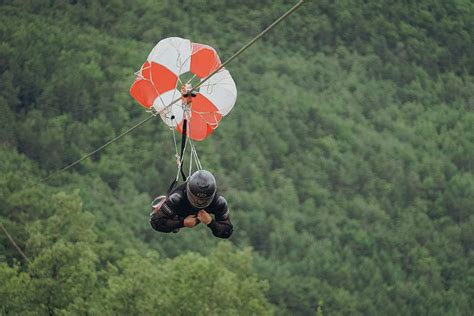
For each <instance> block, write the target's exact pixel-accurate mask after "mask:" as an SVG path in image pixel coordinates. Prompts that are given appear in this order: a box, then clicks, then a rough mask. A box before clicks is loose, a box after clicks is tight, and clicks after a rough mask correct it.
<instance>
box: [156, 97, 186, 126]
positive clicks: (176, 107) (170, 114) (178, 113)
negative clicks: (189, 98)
mask: <svg viewBox="0 0 474 316" xmlns="http://www.w3.org/2000/svg"><path fill="white" fill-rule="evenodd" d="M179 97H181V93H180V92H179V91H178V90H170V91H167V92H165V93H163V94H161V95H159V96H158V97H157V98H156V99H155V101H154V102H153V108H154V109H155V110H156V111H158V112H160V111H163V109H164V108H166V107H167V106H168V105H170V104H171V102H173V101H174V100H176V99H177V98H179ZM181 103H182V102H181V100H179V101H178V102H176V103H175V104H173V105H172V106H170V107H168V108H167V109H166V110H164V111H163V112H161V113H160V116H161V119H162V120H163V122H165V123H166V125H168V126H169V127H176V126H177V125H178V124H179V123H181V121H182V120H183V117H184V116H183V108H182V107H181Z"/></svg>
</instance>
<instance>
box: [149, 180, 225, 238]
mask: <svg viewBox="0 0 474 316" xmlns="http://www.w3.org/2000/svg"><path fill="white" fill-rule="evenodd" d="M200 210H201V209H199V208H196V207H194V206H192V205H191V203H189V201H188V198H187V197H186V183H183V184H181V185H179V186H178V187H176V189H174V190H173V191H172V192H171V193H170V194H169V195H168V197H167V198H166V201H165V202H164V203H163V205H162V206H161V208H160V210H158V211H157V212H154V213H153V214H152V215H151V218H150V224H151V226H152V227H153V229H155V230H157V231H160V232H164V233H170V232H173V231H176V230H178V229H180V228H182V227H184V219H185V218H186V217H187V216H189V215H195V214H197V213H198V212H199V211H200ZM204 210H205V211H206V212H208V213H209V214H213V215H214V219H213V220H212V222H211V223H210V224H209V225H207V226H208V227H209V228H210V229H211V231H212V234H213V235H214V236H216V237H219V238H229V237H230V235H231V234H232V231H233V226H232V223H231V222H230V217H229V207H228V206H227V201H226V200H225V198H224V197H223V196H222V195H220V194H219V192H217V193H216V195H215V197H214V199H213V200H212V202H211V204H209V206H208V207H206V208H204Z"/></svg>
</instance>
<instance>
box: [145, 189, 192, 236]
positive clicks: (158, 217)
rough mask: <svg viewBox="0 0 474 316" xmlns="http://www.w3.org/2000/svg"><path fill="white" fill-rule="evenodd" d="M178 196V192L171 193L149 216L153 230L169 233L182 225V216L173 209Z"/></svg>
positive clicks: (177, 201) (178, 198)
mask: <svg viewBox="0 0 474 316" xmlns="http://www.w3.org/2000/svg"><path fill="white" fill-rule="evenodd" d="M180 198H181V196H180V194H179V193H173V194H171V195H170V196H169V197H168V198H167V199H166V201H165V202H164V203H163V204H162V205H161V207H160V209H159V210H158V211H156V212H155V213H153V215H152V216H151V218H150V224H151V227H153V229H154V230H157V231H159V232H163V233H171V232H173V231H175V230H177V229H180V228H182V227H184V218H180V217H179V216H178V215H176V214H175V212H174V211H173V209H175V208H176V206H177V204H178V203H179V200H180Z"/></svg>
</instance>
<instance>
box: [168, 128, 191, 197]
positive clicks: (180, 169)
mask: <svg viewBox="0 0 474 316" xmlns="http://www.w3.org/2000/svg"><path fill="white" fill-rule="evenodd" d="M187 131H188V120H187V119H184V121H183V135H182V137H181V153H180V154H179V166H178V169H179V173H181V177H182V178H183V181H186V179H187V177H186V175H185V174H184V171H183V162H184V156H183V155H184V149H185V148H186V141H187ZM178 178H179V177H176V178H175V179H174V180H173V182H171V185H170V186H169V188H168V191H167V192H166V196H168V195H169V194H170V193H171V191H172V190H173V189H174V187H175V186H176V183H177V182H178Z"/></svg>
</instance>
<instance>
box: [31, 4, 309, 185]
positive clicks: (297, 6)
mask: <svg viewBox="0 0 474 316" xmlns="http://www.w3.org/2000/svg"><path fill="white" fill-rule="evenodd" d="M303 3H304V0H300V1H299V2H298V3H296V4H295V5H294V6H293V7H291V8H290V9H289V10H288V11H286V12H285V13H284V14H283V15H282V16H280V17H279V18H278V19H277V20H275V21H274V22H273V23H272V24H270V25H269V26H268V27H267V28H266V29H264V30H263V31H262V32H260V33H259V34H258V35H257V36H255V37H254V38H253V39H252V40H250V41H249V42H248V43H247V44H246V45H245V46H243V47H242V48H241V49H239V50H238V51H237V52H235V53H234V55H232V56H231V57H230V58H229V59H227V60H226V61H225V62H224V63H223V64H221V66H220V67H219V68H217V69H216V70H214V71H213V72H212V73H210V74H209V75H208V76H207V77H205V78H204V79H203V80H201V81H200V82H199V83H198V84H196V86H194V87H193V88H192V89H191V91H196V90H197V89H198V88H199V87H200V86H202V85H203V84H204V83H205V82H206V81H207V80H209V79H210V78H211V77H212V76H214V75H215V74H216V73H217V72H219V71H220V70H221V69H222V68H224V67H225V66H227V65H228V64H229V63H231V62H232V61H233V60H234V59H235V58H237V56H239V55H240V54H242V53H243V52H244V51H245V50H247V49H248V48H249V47H250V46H252V45H253V44H254V43H255V42H256V41H257V40H259V39H260V38H261V37H262V36H263V35H265V34H266V33H268V32H269V31H270V30H271V29H273V28H274V27H275V26H276V25H277V24H278V23H280V22H281V21H283V20H284V19H286V18H287V17H288V16H289V15H290V14H292V13H293V12H294V11H296V10H297V9H298V8H299V7H300V6H301V5H302V4H303ZM179 100H181V97H179V98H177V99H175V100H173V101H172V102H171V103H170V104H168V105H166V106H165V107H163V108H162V109H160V110H159V111H156V113H155V114H156V115H159V114H161V113H162V112H164V111H166V110H167V109H169V108H170V107H171V106H173V105H174V104H176V103H177V102H178V101H179ZM154 117H155V115H150V116H149V117H147V118H145V119H144V120H142V121H140V122H138V123H137V124H135V125H134V126H132V127H131V128H129V129H128V130H126V131H125V132H123V133H122V134H120V135H118V136H117V137H114V138H112V139H111V140H109V141H108V142H106V143H105V144H104V145H102V146H100V147H99V148H97V149H96V150H94V151H92V152H90V153H88V154H87V155H85V156H83V157H81V158H80V159H78V160H76V161H74V162H73V163H71V164H69V165H67V166H65V167H64V168H62V169H59V170H58V171H56V172H54V173H52V174H50V175H49V176H47V177H45V178H43V179H42V180H40V181H41V182H42V181H46V180H48V179H50V178H51V177H53V176H55V175H57V174H59V173H62V172H64V171H66V170H68V169H70V168H71V167H73V166H75V165H77V164H78V163H80V162H81V161H83V160H85V159H87V158H89V157H90V156H92V155H94V154H95V153H97V152H99V151H101V150H102V149H104V148H105V147H107V146H109V145H110V144H113V143H115V142H116V141H117V140H118V139H120V138H122V137H123V136H125V135H127V134H129V133H131V132H132V131H134V130H135V129H137V128H138V127H140V126H141V125H143V124H145V123H146V122H148V121H149V120H151V119H152V118H154Z"/></svg>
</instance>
